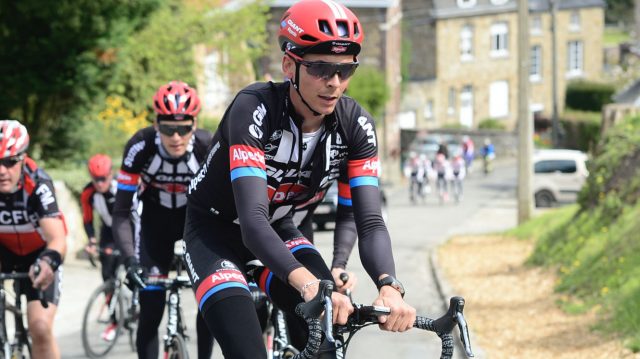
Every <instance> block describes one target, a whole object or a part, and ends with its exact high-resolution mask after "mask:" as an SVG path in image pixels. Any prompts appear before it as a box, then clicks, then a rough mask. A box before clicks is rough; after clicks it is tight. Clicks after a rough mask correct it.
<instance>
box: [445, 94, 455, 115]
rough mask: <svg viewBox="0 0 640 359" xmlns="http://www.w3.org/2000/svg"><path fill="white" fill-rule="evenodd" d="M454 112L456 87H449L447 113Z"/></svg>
mask: <svg viewBox="0 0 640 359" xmlns="http://www.w3.org/2000/svg"><path fill="white" fill-rule="evenodd" d="M455 113H456V89H454V88H453V87H450V88H449V104H448V105H447V115H453V114H455Z"/></svg>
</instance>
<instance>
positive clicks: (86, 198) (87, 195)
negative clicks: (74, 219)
mask: <svg viewBox="0 0 640 359" xmlns="http://www.w3.org/2000/svg"><path fill="white" fill-rule="evenodd" d="M94 193H96V188H95V187H93V185H89V186H87V187H85V189H84V190H83V191H82V194H81V195H80V204H81V205H82V222H83V223H84V224H87V223H93V205H92V204H91V202H92V198H91V197H93V194H94Z"/></svg>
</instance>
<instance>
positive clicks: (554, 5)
mask: <svg viewBox="0 0 640 359" xmlns="http://www.w3.org/2000/svg"><path fill="white" fill-rule="evenodd" d="M558 1H559V0H549V5H550V6H551V97H552V99H551V103H552V105H551V106H552V113H551V143H552V144H553V147H560V123H559V120H558V60H557V57H558V39H557V37H558V33H557V26H556V13H557V12H558Z"/></svg>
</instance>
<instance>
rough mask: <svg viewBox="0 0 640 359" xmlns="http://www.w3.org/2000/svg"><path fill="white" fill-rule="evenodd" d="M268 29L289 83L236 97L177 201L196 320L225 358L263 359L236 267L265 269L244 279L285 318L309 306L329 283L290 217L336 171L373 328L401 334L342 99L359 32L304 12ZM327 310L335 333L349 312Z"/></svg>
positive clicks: (337, 8) (317, 9)
mask: <svg viewBox="0 0 640 359" xmlns="http://www.w3.org/2000/svg"><path fill="white" fill-rule="evenodd" d="M278 24H279V25H280V30H279V44H280V48H281V50H282V51H283V52H284V55H283V59H282V70H283V74H284V76H285V77H286V78H288V79H290V81H289V82H284V83H274V82H267V83H255V84H252V85H250V86H248V87H246V88H244V89H243V90H241V91H240V92H239V93H238V94H237V96H236V97H235V99H234V100H233V103H232V104H231V105H230V106H229V108H228V109H227V111H226V113H225V115H224V117H223V119H222V121H221V122H220V125H219V127H218V130H217V132H216V133H215V135H214V138H213V144H212V147H211V148H210V151H209V154H208V155H207V160H206V162H205V163H204V164H203V167H202V168H201V169H200V171H199V173H198V174H197V176H196V178H195V179H194V180H193V181H192V182H191V185H190V187H189V194H188V196H187V198H188V204H187V219H186V224H185V230H184V239H185V242H186V252H185V261H186V262H187V267H188V268H189V276H190V278H191V280H192V282H193V289H194V292H195V295H196V300H197V302H198V306H199V309H200V313H201V316H203V317H204V318H205V320H206V322H207V325H208V326H209V328H210V329H211V331H212V332H213V334H214V337H215V338H216V341H217V342H218V343H219V344H220V347H221V349H222V352H223V355H224V356H225V357H226V358H251V359H255V358H266V349H265V347H264V342H263V340H262V337H261V331H260V324H259V320H258V318H257V315H256V313H255V309H254V304H253V300H252V298H251V292H250V290H249V287H248V285H247V277H246V271H247V269H248V268H247V265H246V263H247V262H248V261H251V260H252V259H258V260H260V261H261V262H262V263H263V264H264V265H265V268H261V269H259V270H257V271H255V272H254V275H253V276H254V278H256V280H257V282H258V285H259V286H260V287H261V289H262V290H263V291H264V292H265V293H267V294H268V295H269V297H270V298H271V299H272V300H273V302H274V303H275V304H276V305H277V306H278V308H280V309H282V310H283V311H285V312H286V313H287V315H290V316H295V313H294V308H295V306H296V305H297V304H299V303H300V302H301V301H308V300H310V299H311V298H313V297H314V296H315V295H316V294H317V292H318V288H319V285H318V283H319V282H320V279H326V280H333V277H332V274H331V271H330V270H329V268H327V265H326V263H325V262H324V260H323V259H322V257H321V256H320V253H319V252H318V251H317V249H316V248H315V247H314V246H313V244H312V243H311V242H310V241H309V240H308V239H307V238H305V237H304V236H303V235H302V233H300V231H299V230H298V229H297V228H296V226H295V224H294V222H293V219H292V209H293V208H295V207H296V206H298V205H301V204H303V203H306V202H308V201H310V200H312V199H313V198H314V197H316V196H321V195H322V192H323V191H326V190H327V189H328V188H329V187H330V186H331V185H332V183H333V182H334V181H335V180H337V178H338V177H339V174H340V166H341V165H342V164H343V163H344V162H346V164H347V166H346V167H347V174H348V182H349V186H350V188H351V203H352V206H353V211H354V214H355V217H354V218H355V221H356V226H357V228H358V237H359V238H358V246H359V252H360V258H361V259H362V263H363V266H364V267H365V269H366V270H367V272H368V274H369V276H370V277H371V279H372V281H373V282H374V283H375V284H376V286H377V287H378V293H379V294H378V297H377V298H376V299H375V301H374V303H375V304H376V305H385V306H388V307H391V308H392V309H391V315H390V316H389V317H387V318H382V319H381V320H382V321H383V322H384V323H383V324H381V327H382V328H384V329H386V330H392V331H406V330H408V329H410V328H411V327H412V326H413V323H414V320H415V309H414V308H412V307H411V306H409V305H408V304H407V303H405V302H404V300H403V297H402V296H403V294H404V289H403V287H402V284H400V282H399V281H398V280H397V279H395V278H394V277H395V264H394V260H393V253H392V249H391V240H390V238H389V233H388V231H387V228H386V225H385V223H384V220H383V218H382V214H381V204H380V193H379V188H378V169H379V161H378V149H377V138H376V133H375V123H374V120H373V117H372V116H371V115H370V114H369V113H368V112H367V111H366V110H365V109H363V108H362V107H361V106H360V105H359V104H358V103H357V102H356V101H354V100H353V99H352V98H349V97H348V96H343V95H344V92H345V90H346V89H347V86H348V85H349V80H350V78H351V76H352V75H353V74H354V72H355V71H356V68H357V67H358V61H357V55H358V54H359V52H360V48H361V44H362V41H363V39H364V34H363V32H362V26H361V24H360V21H359V20H358V18H357V17H356V16H355V15H354V14H353V13H352V12H351V11H350V10H349V9H347V8H346V7H345V6H343V5H341V4H339V3H337V2H334V1H331V0H304V1H300V2H297V3H295V4H294V5H293V6H291V7H290V8H289V9H288V10H287V11H286V12H285V13H284V15H283V17H282V18H281V19H280V21H279V23H278ZM332 301H333V314H334V316H333V319H334V321H335V322H337V323H345V322H346V320H347V317H348V315H349V314H350V313H351V312H352V311H353V307H352V305H351V302H350V301H349V299H348V298H347V297H346V296H344V295H342V294H340V293H337V292H334V293H333V294H332ZM303 326H304V324H303ZM304 327H305V328H306V326H304ZM290 334H291V335H292V336H293V337H294V338H292V341H293V343H294V345H295V346H296V347H298V348H300V347H301V346H303V345H304V344H305V343H306V336H307V333H306V330H301V331H295V330H294V331H291V332H290ZM238 338H242V340H241V341H240V340H238Z"/></svg>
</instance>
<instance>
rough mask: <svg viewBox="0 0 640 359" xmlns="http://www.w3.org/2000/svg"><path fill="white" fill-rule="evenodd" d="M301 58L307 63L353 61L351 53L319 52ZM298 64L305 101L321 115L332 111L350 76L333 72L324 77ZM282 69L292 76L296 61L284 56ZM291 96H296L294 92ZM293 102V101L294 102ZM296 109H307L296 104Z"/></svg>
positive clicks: (288, 75) (293, 75) (346, 62)
mask: <svg viewBox="0 0 640 359" xmlns="http://www.w3.org/2000/svg"><path fill="white" fill-rule="evenodd" d="M303 60H304V61H305V62H307V63H314V62H326V63H334V64H338V63H340V64H349V63H353V55H319V54H307V55H305V56H304V58H303ZM299 66H300V72H299V74H300V81H299V85H300V93H301V94H302V97H303V98H304V100H305V101H307V103H308V104H309V106H311V108H313V109H314V110H316V111H317V112H319V113H321V114H323V115H329V114H331V113H332V112H333V110H334V109H335V107H336V104H337V103H338V99H340V96H342V94H343V93H344V91H345V90H346V89H347V86H349V80H350V79H351V77H347V78H344V77H346V76H344V75H343V76H340V75H339V74H338V73H334V74H333V76H331V77H328V78H325V77H321V76H319V74H315V75H314V74H313V73H314V72H317V71H313V70H315V69H311V70H310V68H309V66H307V65H305V64H302V63H301V64H299ZM312 66H313V65H312ZM283 70H284V72H285V75H286V76H287V77H288V78H291V79H292V78H294V77H295V74H296V63H295V61H294V60H293V59H292V58H291V57H289V56H285V58H284V61H283ZM293 96H297V95H296V94H294V95H293ZM294 103H295V102H294ZM296 110H298V111H305V112H306V111H308V109H307V108H306V106H302V107H301V106H296Z"/></svg>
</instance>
